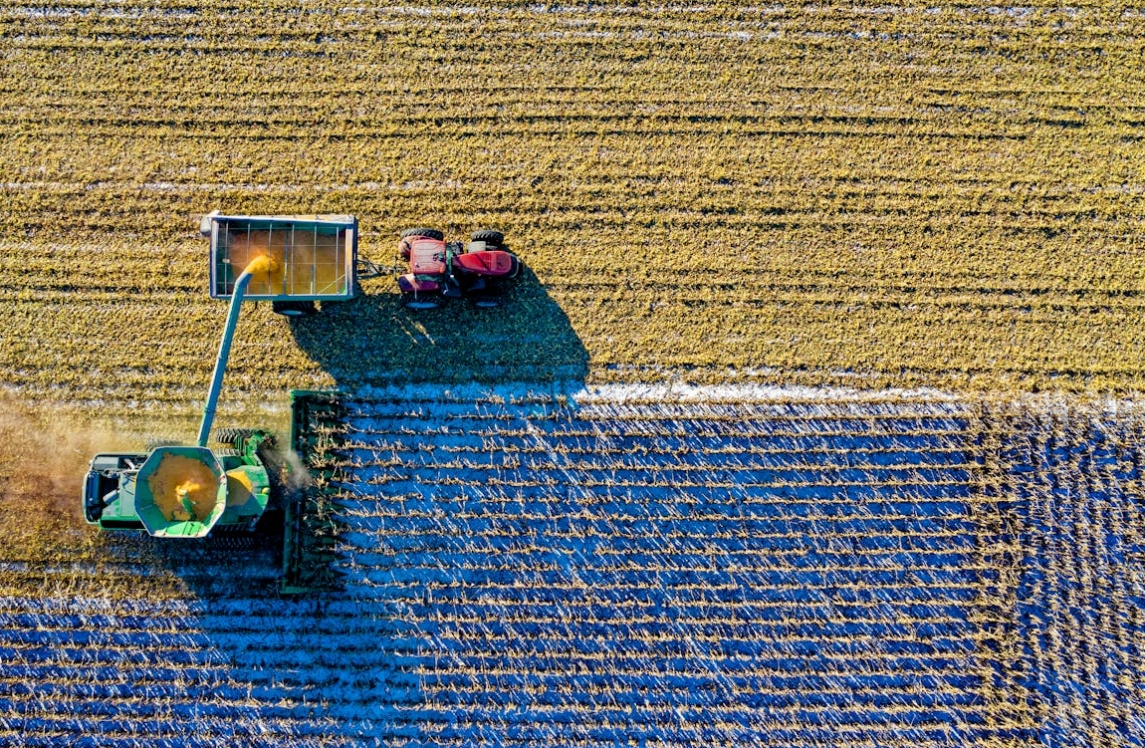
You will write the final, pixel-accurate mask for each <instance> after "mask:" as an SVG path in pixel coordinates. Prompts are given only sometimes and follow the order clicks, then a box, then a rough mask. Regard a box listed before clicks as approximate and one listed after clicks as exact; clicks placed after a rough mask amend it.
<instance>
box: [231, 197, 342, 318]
mask: <svg viewBox="0 0 1145 748" xmlns="http://www.w3.org/2000/svg"><path fill="white" fill-rule="evenodd" d="M357 234H358V232H357V221H356V219H354V218H353V217H352V216H332V217H326V216H321V217H310V216H307V217H294V216H214V217H212V219H211V296H212V297H214V298H227V297H229V296H230V295H231V294H232V293H233V292H234V287H235V280H236V279H237V278H238V277H239V275H241V274H242V271H243V270H244V269H245V268H246V267H247V265H249V264H250V262H251V261H252V260H254V259H255V258H256V257H259V256H266V257H269V258H271V260H273V263H272V266H271V267H272V269H271V270H269V271H266V272H262V273H256V274H255V275H253V276H252V278H251V282H250V286H249V287H248V288H247V296H248V297H250V298H255V299H258V298H263V299H276V300H277V299H283V300H285V299H314V300H323V299H345V298H349V297H351V296H352V295H353V293H354V263H355V261H356V255H357Z"/></svg>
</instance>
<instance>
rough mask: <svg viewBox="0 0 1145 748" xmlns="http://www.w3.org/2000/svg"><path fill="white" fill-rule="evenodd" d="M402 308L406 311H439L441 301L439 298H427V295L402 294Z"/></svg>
mask: <svg viewBox="0 0 1145 748" xmlns="http://www.w3.org/2000/svg"><path fill="white" fill-rule="evenodd" d="M402 306H404V307H405V308H406V309H413V310H416V311H421V310H423V309H437V308H438V307H440V306H441V299H440V298H439V297H437V296H427V295H426V294H421V295H418V294H412V293H403V294H402Z"/></svg>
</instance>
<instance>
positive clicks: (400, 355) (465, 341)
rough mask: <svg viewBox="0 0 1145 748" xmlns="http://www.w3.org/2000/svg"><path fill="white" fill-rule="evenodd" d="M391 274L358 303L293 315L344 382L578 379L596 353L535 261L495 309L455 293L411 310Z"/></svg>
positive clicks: (317, 356) (305, 339)
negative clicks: (551, 291) (536, 270)
mask: <svg viewBox="0 0 1145 748" xmlns="http://www.w3.org/2000/svg"><path fill="white" fill-rule="evenodd" d="M393 290H394V284H393V282H392V281H391V280H389V279H387V278H385V277H382V278H376V279H371V280H368V281H366V282H365V283H364V284H363V288H362V292H361V293H359V295H358V296H357V297H355V298H354V299H352V300H349V301H345V302H337V303H327V304H325V305H324V306H323V308H322V311H321V313H319V314H315V315H312V316H305V317H293V318H290V329H291V332H292V334H293V335H294V339H295V341H296V342H297V344H298V346H299V347H300V348H301V349H302V350H303V351H304V352H305V353H306V354H307V355H308V356H309V357H310V358H311V359H312V360H313V361H315V362H316V363H317V364H318V365H319V366H321V367H322V369H323V370H324V371H325V372H327V373H328V374H329V375H330V376H332V377H333V378H334V380H335V381H336V382H337V384H338V386H339V387H340V388H344V389H347V390H356V389H359V388H361V387H368V386H385V385H392V384H417V383H440V384H462V383H470V382H472V383H477V384H483V383H489V384H493V383H499V382H531V383H547V382H576V381H583V380H584V378H585V376H586V374H587V370H588V351H587V350H586V349H585V347H584V345H583V344H582V343H581V340H580V338H579V337H578V336H577V334H576V331H575V330H573V328H572V325H571V324H570V323H569V319H568V316H567V315H566V314H565V313H564V311H563V310H562V309H561V308H560V306H559V305H558V304H557V303H556V302H555V301H554V300H553V299H552V298H551V297H550V296H549V295H548V293H547V292H546V291H545V288H544V286H543V285H542V284H541V282H540V280H539V279H538V278H537V276H536V274H535V273H533V272H532V271H531V270H530V269H529V268H528V267H522V269H521V272H520V275H519V276H518V277H517V278H515V279H513V280H512V281H510V282H508V283H507V284H506V286H505V288H504V289H503V292H502V294H501V296H500V299H501V302H502V303H501V305H500V306H498V307H495V308H492V309H482V308H478V307H476V306H474V305H473V304H472V303H471V302H470V301H469V300H467V299H450V300H447V301H446V303H445V305H444V306H442V307H441V308H438V309H428V310H417V311H415V310H410V309H406V308H405V307H403V306H402V304H401V302H400V301H399V297H398V295H397V294H396V293H394V292H393Z"/></svg>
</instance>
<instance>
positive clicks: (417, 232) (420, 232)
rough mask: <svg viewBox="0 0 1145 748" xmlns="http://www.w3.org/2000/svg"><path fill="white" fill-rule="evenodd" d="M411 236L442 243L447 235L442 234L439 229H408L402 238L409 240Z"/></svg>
mask: <svg viewBox="0 0 1145 748" xmlns="http://www.w3.org/2000/svg"><path fill="white" fill-rule="evenodd" d="M411 236H424V237H425V238H426V239H436V240H437V241H441V240H442V239H444V238H445V234H443V233H441V232H440V231H438V230H437V229H425V228H416V229H406V230H405V231H403V232H402V237H401V238H402V239H408V238H410V237H411Z"/></svg>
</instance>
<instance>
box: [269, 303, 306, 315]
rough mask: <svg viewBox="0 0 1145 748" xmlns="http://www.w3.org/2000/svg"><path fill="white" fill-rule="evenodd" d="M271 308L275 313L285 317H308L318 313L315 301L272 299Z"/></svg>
mask: <svg viewBox="0 0 1145 748" xmlns="http://www.w3.org/2000/svg"><path fill="white" fill-rule="evenodd" d="M271 308H272V309H273V310H274V313H275V314H281V315H282V316H283V317H308V316H310V315H311V314H318V307H316V306H314V302H313V301H272V302H271Z"/></svg>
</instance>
